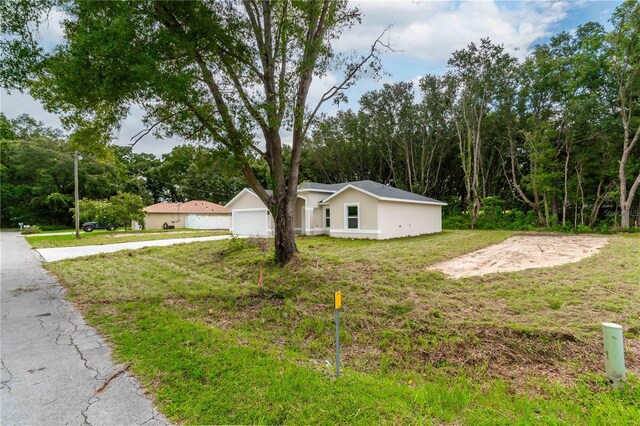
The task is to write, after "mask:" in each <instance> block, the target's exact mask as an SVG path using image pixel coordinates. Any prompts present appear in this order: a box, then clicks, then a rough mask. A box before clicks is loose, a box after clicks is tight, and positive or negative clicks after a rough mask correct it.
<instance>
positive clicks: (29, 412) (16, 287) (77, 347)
mask: <svg viewBox="0 0 640 426" xmlns="http://www.w3.org/2000/svg"><path fill="white" fill-rule="evenodd" d="M0 245H1V248H0V254H1V260H0V266H1V268H0V271H1V277H0V278H1V280H2V289H1V292H0V299H1V300H0V303H1V306H0V307H1V309H2V322H1V324H0V331H1V333H2V341H1V342H0V360H1V367H2V371H1V383H2V384H1V388H0V397H1V399H2V413H1V416H0V423H2V424H3V425H143V424H144V425H162V424H168V421H167V420H166V419H165V418H164V416H162V415H161V414H160V413H159V412H158V411H157V409H156V408H155V407H154V405H153V403H152V401H151V400H150V399H149V398H147V397H146V396H145V394H144V392H143V390H142V389H141V388H140V385H139V384H138V382H137V380H136V379H134V378H133V377H131V376H130V375H129V374H128V373H127V372H126V371H125V369H124V368H123V366H118V365H114V363H113V361H112V360H111V351H110V349H109V347H108V346H107V345H106V344H105V342H104V340H103V339H102V337H100V336H99V335H98V334H97V332H96V330H95V329H93V328H91V327H89V326H88V325H87V324H86V322H85V321H84V319H83V318H82V316H81V315H80V314H79V313H78V311H77V310H76V309H75V308H74V307H73V305H71V304H70V303H69V302H67V301H66V300H65V299H64V296H65V292H64V290H63V288H62V287H61V286H60V285H59V284H58V282H57V281H56V280H55V279H54V278H53V277H52V276H51V275H49V274H48V273H47V272H46V271H45V270H44V269H42V268H41V267H40V260H39V259H38V256H37V255H36V253H34V252H33V250H31V248H30V246H29V244H27V242H26V241H25V240H24V238H23V237H22V236H20V235H19V234H18V233H17V232H0Z"/></svg>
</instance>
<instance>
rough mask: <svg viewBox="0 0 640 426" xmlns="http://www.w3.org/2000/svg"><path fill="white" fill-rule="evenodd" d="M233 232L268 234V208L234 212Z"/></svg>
mask: <svg viewBox="0 0 640 426" xmlns="http://www.w3.org/2000/svg"><path fill="white" fill-rule="evenodd" d="M232 215H233V222H232V223H233V233H234V234H236V235H243V236H257V237H266V236H267V210H266V209H265V210H251V211H237V210H234V211H233V212H232Z"/></svg>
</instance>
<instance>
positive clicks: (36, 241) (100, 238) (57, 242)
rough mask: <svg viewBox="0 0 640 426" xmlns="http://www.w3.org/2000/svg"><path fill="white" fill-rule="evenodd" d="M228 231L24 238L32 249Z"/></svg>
mask: <svg viewBox="0 0 640 426" xmlns="http://www.w3.org/2000/svg"><path fill="white" fill-rule="evenodd" d="M228 233H229V232H228V231H206V230H198V231H195V230H193V231H192V230H171V231H164V230H149V231H126V232H120V231H111V232H110V231H105V230H95V231H93V232H84V231H80V239H76V236H75V234H72V235H69V234H63V235H38V234H32V235H28V236H26V239H27V241H28V242H29V244H31V247H33V248H51V247H74V246H88V245H103V244H117V243H130V242H133V241H151V240H166V239H171V238H193V237H208V236H212V235H225V234H228Z"/></svg>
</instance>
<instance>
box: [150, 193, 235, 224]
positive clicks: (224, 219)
mask: <svg viewBox="0 0 640 426" xmlns="http://www.w3.org/2000/svg"><path fill="white" fill-rule="evenodd" d="M144 211H145V213H146V217H145V220H144V225H145V229H167V228H168V227H170V226H173V227H175V228H193V229H229V226H230V224H231V213H230V212H229V211H228V210H227V209H225V208H224V207H223V206H221V205H220V204H215V203H210V202H208V201H202V200H193V201H187V202H185V203H157V204H153V205H151V206H147V207H145V208H144Z"/></svg>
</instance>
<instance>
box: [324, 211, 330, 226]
mask: <svg viewBox="0 0 640 426" xmlns="http://www.w3.org/2000/svg"><path fill="white" fill-rule="evenodd" d="M324 227H325V228H331V209H330V208H326V209H324Z"/></svg>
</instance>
